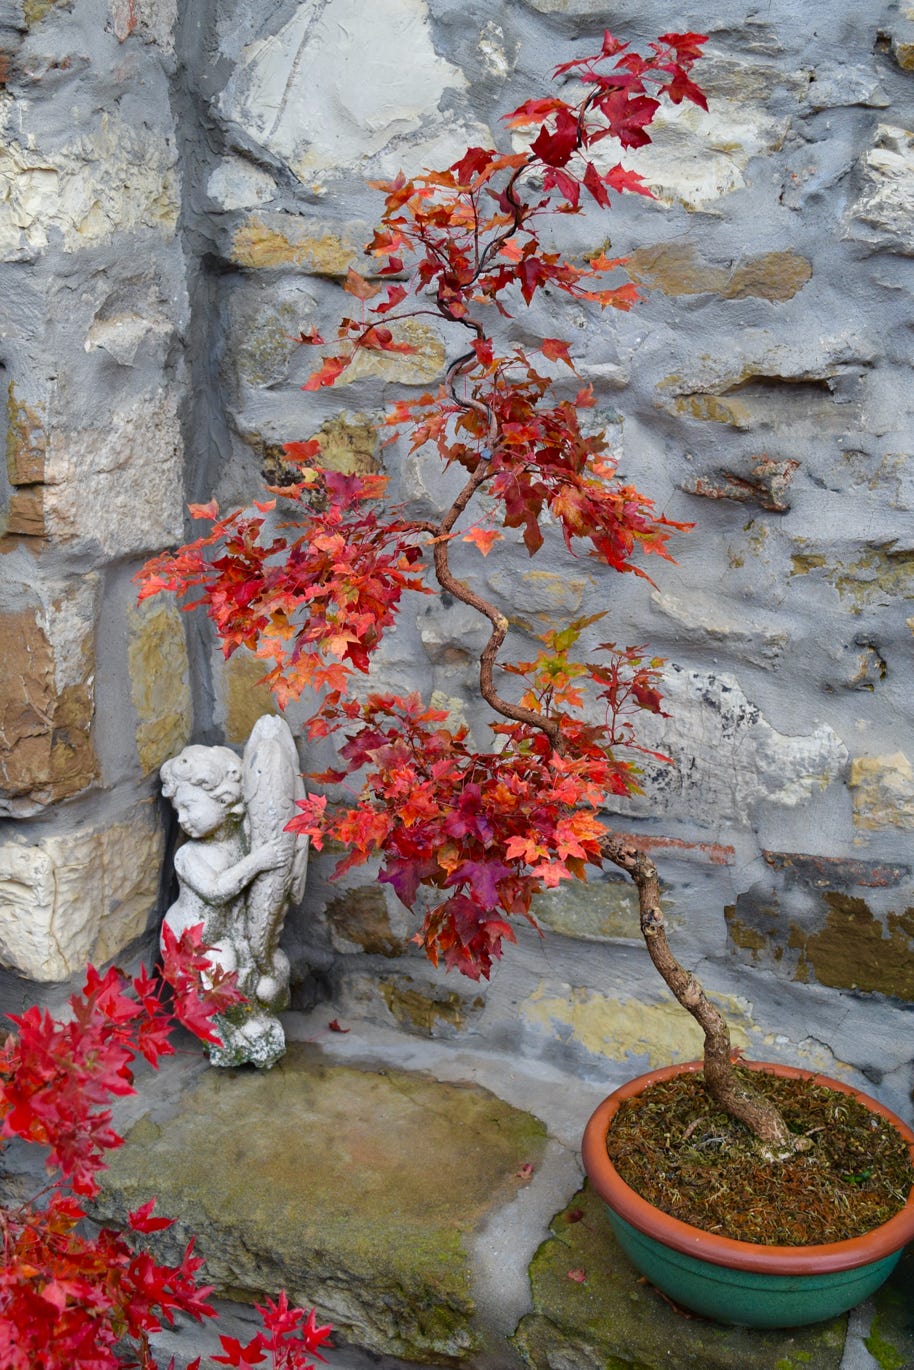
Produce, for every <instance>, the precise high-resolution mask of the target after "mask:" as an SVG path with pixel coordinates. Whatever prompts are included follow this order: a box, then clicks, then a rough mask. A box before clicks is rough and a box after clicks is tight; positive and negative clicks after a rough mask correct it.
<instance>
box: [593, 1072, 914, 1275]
mask: <svg viewBox="0 0 914 1370" xmlns="http://www.w3.org/2000/svg"><path fill="white" fill-rule="evenodd" d="M740 1064H741V1065H744V1066H746V1067H747V1068H748V1069H749V1070H759V1071H767V1072H768V1074H771V1075H781V1076H786V1077H788V1078H791V1079H803V1080H812V1081H814V1082H815V1083H816V1084H821V1085H826V1086H827V1087H828V1088H829V1089H834V1090H837V1091H838V1093H840V1094H849V1095H851V1096H852V1097H853V1098H855V1099H857V1100H858V1101H859V1102H860V1103H862V1104H864V1105H865V1106H866V1107H867V1108H868V1109H870V1110H871V1111H872V1112H873V1113H878V1114H880V1115H881V1116H882V1117H883V1118H887V1119H888V1120H889V1122H890V1123H892V1124H893V1126H894V1127H895V1128H897V1130H898V1131H899V1132H900V1133H901V1136H902V1137H903V1138H904V1140H905V1141H906V1142H907V1143H908V1147H909V1150H910V1152H911V1157H912V1159H914V1132H912V1131H911V1129H910V1128H909V1127H908V1126H907V1125H906V1124H905V1123H903V1122H902V1121H901V1119H900V1118H899V1117H897V1115H896V1114H894V1113H892V1111H891V1110H890V1109H888V1108H886V1107H885V1106H884V1105H883V1104H880V1103H879V1102H878V1101H877V1100H876V1099H872V1098H870V1096H869V1095H868V1094H863V1093H861V1092H860V1090H858V1089H854V1088H853V1087H852V1086H850V1085H846V1084H843V1083H842V1082H841V1081H840V1080H832V1079H830V1078H829V1076H827V1075H821V1074H819V1073H818V1072H817V1071H811V1070H798V1069H797V1068H796V1067H794V1066H782V1065H776V1064H772V1063H766V1062H759V1061H742V1062H741V1063H740ZM703 1068H704V1066H703V1062H701V1061H688V1062H684V1063H682V1064H679V1065H673V1066H664V1067H663V1068H662V1069H660V1070H652V1071H650V1072H649V1073H648V1074H647V1075H639V1076H638V1077H637V1078H636V1079H634V1080H629V1081H628V1083H627V1084H624V1085H622V1086H621V1087H620V1088H619V1089H617V1090H614V1091H613V1093H612V1094H610V1095H609V1097H608V1098H606V1099H604V1100H603V1102H602V1103H601V1104H600V1105H599V1107H598V1108H597V1109H596V1111H595V1112H594V1114H593V1116H592V1117H591V1119H590V1121H589V1122H588V1124H587V1127H586V1128H585V1131H584V1142H583V1147H582V1154H583V1158H584V1169H585V1171H586V1172H587V1176H588V1178H589V1180H590V1182H591V1184H592V1185H593V1187H594V1189H595V1190H596V1191H597V1193H598V1194H599V1195H600V1197H601V1198H602V1199H603V1200H604V1202H605V1203H607V1204H608V1205H609V1207H610V1208H611V1209H612V1210H613V1212H615V1213H618V1215H619V1216H620V1217H621V1218H624V1219H625V1221H626V1222H627V1223H630V1224H631V1226H632V1227H634V1228H636V1229H637V1230H638V1231H639V1232H642V1233H644V1235H645V1236H648V1237H652V1238H653V1239H654V1240H655V1241H658V1242H660V1243H662V1245H664V1246H667V1247H670V1248H672V1250H674V1251H681V1252H683V1253H684V1254H685V1255H687V1256H695V1257H697V1258H699V1259H701V1260H706V1261H709V1262H710V1263H711V1264H712V1265H722V1266H728V1267H729V1268H730V1269H734V1270H751V1271H754V1272H756V1273H758V1274H770V1275H822V1274H827V1273H829V1272H832V1271H838V1270H854V1269H856V1268H857V1267H858V1266H862V1265H869V1264H871V1263H872V1262H873V1261H877V1260H882V1259H884V1258H885V1257H886V1256H890V1255H892V1254H893V1253H894V1252H896V1251H899V1250H900V1249H901V1247H903V1246H904V1245H905V1244H906V1243H907V1242H909V1241H910V1240H911V1238H912V1237H914V1188H912V1190H911V1192H910V1193H909V1195H908V1199H907V1203H906V1204H905V1207H904V1208H903V1209H902V1210H901V1212H900V1213H896V1215H895V1217H894V1218H890V1219H889V1221H888V1222H887V1223H883V1224H882V1225H881V1226H880V1227H875V1228H873V1229H872V1231H870V1232H866V1233H864V1234H863V1236H862V1237H852V1238H850V1239H849V1240H847V1241H842V1242H829V1243H826V1244H823V1245H820V1246H760V1245H757V1244H756V1243H754V1242H740V1241H735V1240H734V1239H733V1238H732V1237H721V1236H718V1235H717V1233H714V1232H702V1231H701V1229H700V1228H697V1227H692V1226H691V1225H690V1224H689V1223H684V1222H681V1221H680V1220H679V1219H678V1218H672V1217H670V1215H669V1214H668V1213H662V1212H661V1211H660V1209H658V1208H655V1207H654V1206H653V1204H650V1203H648V1202H647V1200H646V1199H642V1197H641V1195H640V1194H636V1193H635V1191H634V1190H633V1189H630V1188H629V1186H628V1185H627V1184H626V1183H625V1181H624V1180H623V1179H622V1178H621V1176H620V1175H619V1173H618V1171H617V1170H616V1168H615V1166H614V1165H613V1163H612V1161H611V1160H610V1159H609V1156H608V1155H607V1153H606V1134H607V1132H608V1131H609V1128H610V1125H611V1123H612V1120H613V1118H614V1117H615V1115H616V1112H617V1110H618V1108H619V1105H620V1104H621V1103H622V1102H623V1101H624V1100H625V1099H629V1098H631V1097H632V1096H633V1095H637V1094H641V1093H643V1091H644V1090H645V1089H647V1088H648V1086H649V1085H653V1084H658V1083H660V1082H662V1081H664V1080H670V1079H674V1078H675V1077H676V1076H677V1075H682V1074H686V1073H687V1072H691V1071H699V1070H702V1069H703Z"/></svg>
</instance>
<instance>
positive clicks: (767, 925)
mask: <svg viewBox="0 0 914 1370" xmlns="http://www.w3.org/2000/svg"><path fill="white" fill-rule="evenodd" d="M764 856H765V860H766V863H767V865H768V866H769V868H770V871H771V875H770V877H769V878H768V879H766V880H760V881H757V882H756V883H755V884H753V885H752V886H751V887H750V888H749V889H748V890H746V891H744V892H743V893H741V894H740V895H738V896H737V899H736V903H735V904H733V905H731V906H730V907H728V908H727V909H726V910H725V914H726V919H727V935H728V940H729V943H730V947H731V950H732V951H733V953H734V954H735V955H736V957H737V958H738V959H739V960H741V961H743V962H746V963H748V964H750V965H754V966H759V967H764V968H765V969H766V970H769V971H773V972H774V974H775V975H777V976H779V977H780V978H783V979H789V980H794V981H797V982H799V983H801V984H805V983H807V982H812V983H815V984H820V985H826V986H828V987H830V988H832V989H842V990H858V991H860V992H862V993H867V994H869V993H873V992H876V993H880V994H889V995H892V996H894V997H895V998H898V999H904V1000H907V1001H912V1000H914V909H912V908H906V907H905V898H906V897H905V889H904V887H905V886H906V885H907V884H908V883H909V881H910V875H911V872H910V869H909V868H908V867H906V866H892V865H889V864H887V863H884V862H872V861H855V860H849V859H847V858H840V857H823V856H809V855H806V854H805V853H801V852H765V853H764ZM896 890H897V893H894V892H893V891H896Z"/></svg>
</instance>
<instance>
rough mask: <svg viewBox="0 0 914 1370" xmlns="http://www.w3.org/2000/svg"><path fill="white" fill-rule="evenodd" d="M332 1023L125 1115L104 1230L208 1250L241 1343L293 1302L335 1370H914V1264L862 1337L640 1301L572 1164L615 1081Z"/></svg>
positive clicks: (173, 1067) (188, 1078) (177, 1082)
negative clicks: (138, 1222)
mask: <svg viewBox="0 0 914 1370" xmlns="http://www.w3.org/2000/svg"><path fill="white" fill-rule="evenodd" d="M329 1018H330V1012H329V1011H328V1010H327V1009H326V1008H324V1009H323V1010H318V1011H315V1012H314V1013H313V1014H311V1015H298V1014H291V1015H288V1018H287V1020H286V1024H287V1029H288V1031H289V1035H290V1038H292V1039H297V1040H292V1041H291V1045H290V1049H289V1052H288V1055H287V1056H286V1057H285V1058H284V1060H283V1061H282V1062H281V1063H280V1064H279V1065H278V1066H277V1067H276V1068H275V1069H274V1070H273V1071H271V1072H269V1073H257V1072H255V1071H253V1070H251V1069H249V1068H243V1069H241V1070H237V1071H216V1070H213V1069H211V1068H210V1067H208V1066H207V1065H206V1063H205V1061H204V1060H203V1059H202V1057H200V1056H199V1055H197V1054H196V1052H195V1050H194V1048H193V1047H192V1046H190V1045H188V1049H187V1051H182V1052H180V1053H179V1054H178V1055H177V1056H176V1057H174V1058H173V1059H172V1060H170V1061H168V1062H166V1064H165V1067H164V1069H163V1070H162V1071H161V1072H160V1073H159V1074H158V1075H149V1076H148V1077H146V1078H144V1080H143V1081H142V1083H141V1086H140V1093H139V1095H137V1096H136V1097H135V1098H133V1099H131V1100H127V1101H124V1104H123V1106H122V1111H121V1112H120V1113H119V1115H118V1123H119V1125H120V1126H121V1128H122V1129H124V1130H126V1131H127V1140H126V1144H125V1145H124V1147H123V1148H121V1149H120V1150H119V1151H118V1152H116V1153H114V1154H113V1157H112V1165H111V1168H110V1170H109V1171H108V1173H107V1177H106V1181H105V1187H104V1191H103V1195H102V1199H101V1201H100V1211H101V1212H102V1213H103V1214H104V1215H105V1216H107V1217H110V1218H115V1219H116V1218H117V1217H118V1215H119V1214H122V1213H123V1211H124V1209H125V1208H126V1207H133V1206H134V1205H136V1204H138V1203H140V1202H143V1201H144V1200H145V1199H146V1198H148V1197H149V1196H150V1195H152V1194H155V1195H156V1196H157V1199H158V1203H159V1211H161V1212H163V1213H166V1214H180V1222H179V1224H178V1225H177V1226H176V1228H174V1229H172V1230H171V1231H170V1232H169V1233H168V1234H164V1235H163V1238H162V1241H163V1247H164V1248H165V1249H166V1250H168V1249H169V1245H170V1248H171V1251H172V1252H174V1250H175V1249H176V1248H177V1247H178V1246H180V1245H183V1242H184V1241H186V1239H187V1237H188V1235H189V1234H190V1233H191V1232H196V1233H197V1234H198V1237H199V1242H198V1245H199V1249H200V1251H201V1252H202V1253H203V1254H204V1255H205V1257H206V1260H207V1272H208V1278H209V1279H210V1280H211V1281H212V1282H213V1283H214V1284H215V1285H216V1288H217V1294H218V1295H219V1296H220V1298H221V1299H222V1300H224V1301H228V1302H227V1306H226V1316H227V1318H228V1323H229V1328H230V1330H233V1332H234V1334H235V1335H239V1336H244V1335H245V1324H246V1322H247V1320H248V1319H249V1317H250V1310H249V1309H248V1308H247V1307H246V1305H249V1304H250V1303H251V1302H252V1301H253V1300H256V1299H258V1298H260V1297H261V1296H262V1295H264V1294H270V1293H275V1292H276V1291H277V1290H278V1289H279V1288H280V1287H282V1286H285V1287H286V1288H287V1290H288V1292H289V1294H290V1297H292V1298H293V1299H295V1300H296V1301H298V1302H302V1303H305V1304H306V1305H310V1303H312V1302H315V1303H317V1305H318V1307H319V1310H320V1312H321V1313H322V1314H323V1315H326V1317H328V1318H329V1319H330V1320H332V1321H333V1322H334V1324H335V1325H336V1327H337V1329H338V1334H339V1337H340V1340H341V1346H340V1349H339V1350H338V1351H337V1352H336V1353H335V1354H334V1355H333V1356H332V1359H331V1362H330V1364H331V1366H332V1367H335V1370H368V1367H369V1366H371V1367H375V1368H376V1370H378V1368H379V1367H380V1370H428V1367H431V1366H433V1365H434V1366H442V1365H443V1366H452V1367H466V1370H521V1367H528V1370H622V1367H633V1370H661V1368H662V1370H696V1368H697V1367H701V1370H732V1367H737V1366H738V1367H740V1370H744V1368H745V1370H800V1367H803V1370H874V1368H875V1367H879V1370H905V1368H906V1367H912V1366H914V1259H912V1258H911V1257H910V1256H909V1257H908V1258H906V1260H905V1261H903V1262H902V1265H901V1267H899V1272H898V1273H897V1274H896V1276H895V1277H893V1280H892V1281H891V1282H890V1284H889V1285H888V1286H886V1289H885V1290H884V1291H883V1293H882V1294H881V1295H880V1296H878V1297H877V1299H876V1300H875V1301H874V1302H873V1305H872V1306H869V1305H864V1306H863V1307H862V1308H861V1309H860V1310H857V1311H856V1312H855V1313H854V1314H853V1315H852V1316H851V1318H850V1320H848V1319H847V1318H839V1319H836V1320H834V1321H832V1322H828V1323H824V1324H820V1325H818V1326H815V1327H810V1328H800V1329H795V1330H793V1331H784V1332H748V1331H745V1330H741V1329H733V1328H721V1327H718V1326H717V1325H716V1324H713V1323H710V1322H708V1321H706V1320H705V1319H701V1318H694V1317H689V1316H684V1315H683V1314H682V1313H680V1312H679V1311H677V1310H675V1309H673V1308H672V1307H671V1306H670V1305H669V1303H668V1302H667V1301H665V1300H664V1299H663V1298H662V1297H661V1296H660V1295H658V1294H657V1293H656V1292H655V1291H654V1290H652V1289H651V1288H650V1286H648V1285H646V1284H645V1283H644V1282H643V1281H641V1280H640V1279H639V1277H638V1275H637V1273H636V1272H635V1271H634V1270H633V1268H632V1267H631V1266H630V1265H629V1263H628V1261H627V1260H626V1258H625V1257H624V1256H623V1255H622V1254H621V1252H620V1251H619V1250H618V1249H617V1247H616V1245H615V1242H614V1240H613V1238H612V1235H611V1233H610V1231H609V1227H608V1224H607V1223H606V1221H605V1218H604V1215H603V1212H602V1208H601V1205H600V1203H599V1201H597V1200H596V1198H595V1197H594V1196H593V1195H592V1194H591V1193H590V1192H589V1191H588V1190H587V1188H586V1186H585V1187H583V1188H582V1174H581V1169H580V1162H579V1159H578V1154H577V1146H578V1139H579V1137H580V1132H581V1130H582V1128H583V1124H584V1121H585V1120H586V1118H587V1116H588V1115H589V1113H590V1111H591V1110H592V1108H593V1107H594V1106H595V1104H596V1103H597V1102H598V1100H599V1098H600V1097H601V1096H602V1095H603V1094H604V1093H606V1092H607V1091H608V1090H609V1089H611V1088H613V1087H614V1086H615V1084H617V1083H618V1082H619V1081H617V1080H615V1079H613V1080H604V1081H603V1082H601V1083H600V1084H595V1083H593V1082H591V1083H581V1082H579V1081H574V1082H573V1084H571V1085H569V1082H568V1080H567V1078H565V1077H563V1076H562V1075H561V1074H560V1073H559V1072H558V1071H556V1070H554V1069H553V1068H552V1067H548V1066H543V1065H541V1064H539V1065H538V1064H537V1063H535V1062H530V1061H526V1062H519V1061H516V1060H513V1059H511V1058H506V1057H500V1056H496V1055H495V1054H493V1053H490V1052H486V1051H485V1050H484V1049H483V1047H482V1044H481V1043H480V1044H478V1045H477V1046H476V1047H474V1048H470V1047H468V1046H467V1044H466V1043H465V1042H463V1043H461V1044H460V1045H459V1046H456V1045H454V1044H448V1043H445V1042H440V1041H431V1040H428V1041H422V1040H419V1039H417V1038H416V1037H413V1036H407V1035H405V1034H399V1033H396V1032H393V1031H389V1030H385V1029H378V1028H377V1027H368V1026H367V1025H365V1024H361V1025H360V1024H359V1023H357V1022H353V1024H352V1029H351V1031H347V1032H335V1031H331V1030H329V1025H328V1020H329ZM620 1078H621V1077H620ZM569 1272H573V1276H572V1277H571V1278H569ZM582 1275H583V1278H580V1277H581V1276H582ZM224 1330H225V1329H224ZM247 1335H250V1333H249V1332H248V1333H247ZM214 1341H215V1334H214V1333H213V1332H211V1331H210V1330H209V1329H207V1330H206V1333H205V1334H204V1333H201V1332H200V1330H199V1329H197V1328H192V1329H188V1330H181V1331H180V1332H178V1333H177V1334H174V1335H171V1336H169V1337H166V1338H165V1339H164V1340H163V1343H162V1346H161V1348H160V1350H162V1351H163V1352H164V1353H165V1356H164V1358H165V1359H166V1360H167V1357H168V1356H169V1355H171V1354H174V1355H175V1356H176V1364H177V1365H178V1366H179V1367H180V1366H182V1365H186V1363H187V1361H188V1360H189V1359H191V1358H192V1357H193V1356H194V1355H196V1354H200V1353H201V1352H203V1353H204V1365H206V1363H207V1362H206V1360H205V1351H206V1349H207V1348H208V1349H210V1350H212V1349H213V1342H214Z"/></svg>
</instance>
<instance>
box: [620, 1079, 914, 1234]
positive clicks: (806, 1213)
mask: <svg viewBox="0 0 914 1370" xmlns="http://www.w3.org/2000/svg"><path fill="white" fill-rule="evenodd" d="M746 1074H747V1075H748V1074H749V1073H748V1072H746ZM751 1084H752V1086H753V1087H754V1088H755V1089H757V1090H758V1091H759V1093H762V1094H764V1095H765V1096H766V1097H768V1098H771V1099H772V1100H773V1101H774V1102H775V1103H776V1104H777V1106H778V1107H779V1108H780V1110H781V1113H782V1115H783V1117H784V1120H785V1122H786V1123H787V1126H788V1128H789V1129H790V1131H791V1132H792V1133H794V1134H795V1135H798V1136H800V1135H806V1136H808V1137H809V1139H810V1141H811V1142H812V1143H813V1145H812V1147H811V1149H810V1150H808V1151H805V1152H802V1153H798V1154H796V1155H793V1156H791V1157H790V1158H789V1159H787V1160H785V1161H780V1162H771V1161H766V1160H765V1159H763V1157H762V1156H761V1154H760V1148H759V1146H758V1144H757V1143H756V1142H755V1139H754V1138H753V1137H752V1136H751V1134H750V1133H749V1132H748V1130H747V1129H746V1128H745V1127H744V1126H743V1125H742V1124H741V1123H738V1122H736V1121H735V1119H732V1118H730V1117H729V1115H728V1114H726V1113H725V1112H723V1110H722V1109H720V1108H719V1107H718V1106H717V1105H716V1104H715V1103H714V1102H713V1101H712V1100H711V1098H710V1097H709V1095H708V1094H707V1093H706V1092H705V1089H704V1086H703V1083H702V1077H701V1075H700V1074H690V1075H684V1076H680V1077H679V1078H678V1079H675V1080H669V1081H666V1082H664V1083H662V1084H657V1085H653V1086H652V1087H651V1088H650V1089H648V1090H645V1091H644V1093H643V1094H641V1095H639V1096H638V1097H637V1098H634V1099H629V1100H627V1101H626V1103H625V1104H624V1105H623V1106H622V1108H621V1109H620V1111H619V1114H618V1115H617V1117H616V1119H615V1121H614V1123H613V1126H612V1128H611V1130H610V1133H609V1136H608V1137H607V1151H608V1153H609V1156H610V1159H611V1160H612V1161H613V1164H614V1165H615V1167H616V1169H617V1170H618V1172H619V1174H620V1175H621V1176H622V1178H623V1179H624V1180H625V1182H626V1184H628V1185H630V1186H631V1188H632V1189H634V1190H635V1191H636V1192H637V1193H638V1194H640V1195H642V1197H643V1198H645V1199H647V1200H648V1201H649V1202H650V1203H652V1204H654V1205H655V1207H657V1208H659V1209H662V1211H663V1212H665V1213H669V1214H670V1215H671V1216H672V1217H674V1218H679V1219H680V1220H681V1221H682V1222H687V1223H691V1224H692V1226H694V1227H700V1228H702V1229H703V1230H704V1231H707V1232H718V1233H720V1234H721V1235H724V1236H728V1237H734V1238H736V1239H737V1240H739V1241H746V1242H758V1243H762V1244H765V1245H781V1246H811V1245H816V1244H818V1243H820V1242H836V1241H843V1240H845V1239H846V1238H849V1237H854V1236H860V1235H861V1234H862V1233H864V1232H869V1231H870V1230H871V1229H872V1228H874V1227H878V1226H879V1225H880V1223H884V1222H887V1221H888V1219H889V1218H891V1217H893V1216H894V1214H895V1213H897V1212H899V1210H900V1209H901V1208H903V1207H904V1203H905V1200H906V1198H907V1195H908V1192H909V1190H910V1189H911V1187H912V1185H914V1165H912V1161H911V1156H910V1154H909V1150H908V1147H907V1145H906V1143H905V1142H904V1140H903V1138H902V1137H901V1136H900V1135H899V1133H898V1132H897V1131H896V1129H895V1128H894V1127H892V1125H891V1123H889V1122H888V1121H887V1120H886V1119H884V1118H882V1117H880V1116H878V1115H875V1114H872V1113H871V1112H870V1111H869V1110H868V1109H867V1108H866V1107H865V1106H864V1105H863V1104H861V1103H858V1102H857V1100H856V1099H854V1098H852V1097H850V1096H848V1095H846V1094H840V1093H837V1092H836V1091H835V1090H831V1089H828V1088H827V1087H826V1086H824V1085H816V1084H812V1083H811V1082H809V1081H805V1080H792V1079H780V1078H777V1077H775V1076H771V1075H760V1074H758V1073H757V1072H752V1073H751Z"/></svg>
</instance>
